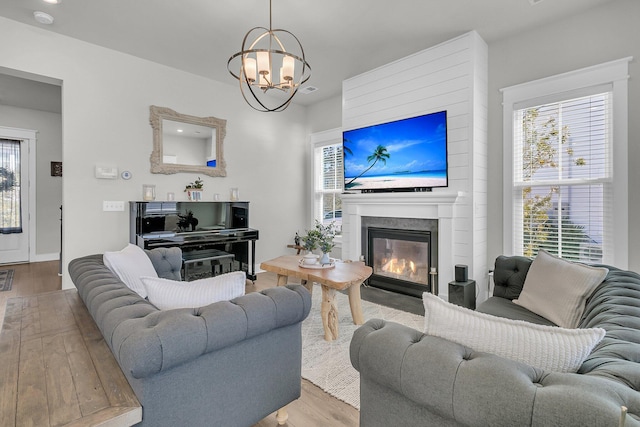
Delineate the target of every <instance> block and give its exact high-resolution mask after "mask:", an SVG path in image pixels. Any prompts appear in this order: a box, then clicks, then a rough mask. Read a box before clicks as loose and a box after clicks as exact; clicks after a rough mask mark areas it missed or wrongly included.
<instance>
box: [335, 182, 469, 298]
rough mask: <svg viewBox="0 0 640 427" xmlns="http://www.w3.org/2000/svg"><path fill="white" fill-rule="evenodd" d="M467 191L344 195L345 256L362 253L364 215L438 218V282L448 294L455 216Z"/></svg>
mask: <svg viewBox="0 0 640 427" xmlns="http://www.w3.org/2000/svg"><path fill="white" fill-rule="evenodd" d="M464 196H465V193H464V192H461V191H457V192H433V193H432V192H428V193H420V192H418V193H365V194H350V193H345V194H342V196H341V198H342V258H343V259H353V260H357V259H360V257H361V255H362V253H363V252H362V217H388V218H417V219H437V220H438V285H439V288H440V294H441V295H443V296H444V295H446V294H447V287H446V286H445V285H446V284H447V283H449V282H450V281H452V280H453V277H454V258H455V256H454V245H453V241H454V239H453V232H454V224H453V223H454V219H455V217H456V209H455V208H456V204H457V203H458V202H459V201H460V200H461V199H463V198H464Z"/></svg>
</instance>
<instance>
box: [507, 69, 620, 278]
mask: <svg viewBox="0 0 640 427" xmlns="http://www.w3.org/2000/svg"><path fill="white" fill-rule="evenodd" d="M626 64H627V61H624V68H625V69H626ZM610 65H611V64H610V63H608V64H604V68H605V69H607V67H608V66H610ZM596 68H597V69H599V70H600V72H597V73H595V74H594V73H593V71H594V68H593V67H592V68H589V69H585V70H580V71H578V72H573V73H570V74H571V75H570V76H569V75H561V76H558V77H554V78H549V79H544V80H542V81H536V82H532V83H531V84H525V85H520V86H517V87H513V88H508V89H505V90H503V93H504V96H505V101H506V102H505V104H504V105H505V116H504V117H505V120H509V122H510V123H509V126H505V176H509V182H508V183H505V197H504V198H505V204H507V203H508V204H509V206H508V210H507V208H506V209H505V219H506V221H505V222H506V223H508V224H509V225H510V229H507V228H506V227H505V242H507V241H508V240H510V242H509V243H510V245H511V249H512V253H513V254H517V255H524V256H527V257H534V256H535V255H536V254H537V253H538V251H539V250H541V249H544V250H546V251H548V252H550V253H552V254H555V255H557V256H559V257H561V258H564V259H569V260H572V261H580V262H586V263H608V264H616V265H622V267H625V264H626V263H627V258H626V256H625V255H623V252H626V251H627V250H628V248H627V246H626V241H627V240H626V238H625V239H624V240H623V241H618V240H617V239H618V237H617V236H619V235H620V234H621V233H625V234H626V230H627V224H626V223H627V219H626V216H627V214H626V211H627V208H626V206H627V191H626V189H627V185H628V184H627V172H626V152H627V142H626V133H625V132H616V128H617V127H618V126H622V125H623V123H624V122H625V121H626V115H627V113H626V73H625V74H624V75H622V74H620V75H618V73H615V72H614V73H611V74H607V73H605V72H602V69H601V68H599V67H596ZM614 68H615V70H614V71H617V72H619V71H620V70H619V69H618V68H617V67H614ZM583 73H584V74H583ZM590 77H594V78H590ZM565 78H567V79H565ZM621 82H624V84H622V85H621ZM563 83H566V84H567V85H568V86H567V87H565V86H564V85H563ZM572 85H573V86H572ZM621 86H622V87H621ZM530 95H535V96H531V97H530V98H527V96H530ZM618 98H622V99H618ZM614 106H616V107H617V108H614ZM623 106H624V110H621V109H620V108H621V107H623ZM624 126H625V128H626V124H624ZM507 130H509V132H508V131H507ZM507 132H508V133H507ZM507 146H508V149H507ZM507 159H508V160H509V163H510V164H508V165H507ZM507 169H508V170H507ZM507 172H508V173H507ZM507 192H508V193H507ZM620 208H622V209H624V210H625V213H624V215H620V214H619V212H618V210H619V209H620ZM508 216H509V217H510V218H509V217H508ZM614 242H615V244H614ZM621 243H622V244H624V245H625V246H624V247H623V248H621V247H618V245H619V244H621ZM508 246H509V244H505V247H508Z"/></svg>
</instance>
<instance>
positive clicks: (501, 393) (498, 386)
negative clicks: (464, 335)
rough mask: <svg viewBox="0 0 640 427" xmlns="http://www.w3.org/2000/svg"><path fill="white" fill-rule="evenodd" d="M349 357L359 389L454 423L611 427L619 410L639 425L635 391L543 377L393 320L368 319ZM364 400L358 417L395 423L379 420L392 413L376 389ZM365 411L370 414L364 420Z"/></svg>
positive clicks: (589, 380)
mask: <svg viewBox="0 0 640 427" xmlns="http://www.w3.org/2000/svg"><path fill="white" fill-rule="evenodd" d="M350 356H351V363H352V364H353V366H354V367H355V368H356V369H357V370H358V371H359V372H360V376H361V385H362V387H367V384H368V383H375V384H377V385H378V386H380V387H383V388H385V389H388V390H389V392H391V393H392V394H394V395H399V396H401V397H403V398H404V399H408V400H409V401H411V402H412V404H411V405H408V407H421V408H424V409H426V410H428V411H429V412H431V413H433V414H436V415H438V416H439V417H441V418H444V419H448V420H450V421H452V422H453V423H456V424H457V423H459V424H461V425H467V426H488V425H491V426H514V425H531V423H532V424H535V425H563V426H574V425H575V426H578V425H580V426H581V425H603V426H604V425H617V424H616V423H617V420H618V417H619V414H620V406H622V405H624V406H627V407H628V408H629V412H630V413H631V414H634V417H628V419H629V418H631V419H630V420H629V421H628V424H626V425H629V426H631V425H633V426H636V425H639V424H640V423H638V422H637V419H636V418H635V416H637V414H639V413H640V398H639V396H638V393H637V392H636V391H634V390H631V389H629V388H628V387H624V386H623V385H621V384H618V383H616V382H613V381H609V380H606V379H603V378H597V377H594V376H588V375H579V374H563V373H549V372H545V371H542V370H539V369H535V368H533V367H531V366H528V365H525V364H522V363H519V362H515V361H511V360H507V359H504V358H501V357H499V356H496V355H492V354H487V353H480V352H475V351H473V350H471V349H469V348H467V347H464V346H462V345H459V344H456V343H454V342H451V341H448V340H445V339H442V338H438V337H433V336H428V335H424V334H422V333H421V332H419V331H416V330H414V329H411V328H408V327H406V326H403V325H399V324H397V323H393V322H386V321H384V320H379V319H373V320H370V321H368V322H367V323H365V324H364V325H363V326H361V327H360V328H358V329H357V330H356V332H355V333H354V335H353V338H352V341H351V347H350ZM364 391H365V392H366V390H364ZM362 393H363V390H361V396H362V395H363V394H362ZM367 396H376V399H379V401H378V400H376V401H375V402H365V401H362V402H361V414H362V415H361V417H364V418H366V419H368V420H371V419H374V420H376V422H374V423H373V424H372V425H386V423H388V422H394V421H395V422H397V421H398V419H397V418H396V419H395V420H394V419H385V417H387V415H386V414H391V415H389V416H398V414H397V411H395V410H394V409H393V408H386V407H385V400H387V399H384V398H380V395H379V394H377V393H375V392H374V393H372V394H369V395H367ZM388 400H389V401H393V399H388ZM366 411H373V412H376V413H375V414H374V415H373V416H370V414H366V413H365V412H366ZM417 413H418V415H417V417H416V419H419V418H420V413H419V411H418V412H417ZM407 419H411V417H410V416H407ZM378 420H379V423H378ZM405 425H419V424H418V423H417V422H416V421H414V422H413V423H412V422H408V423H406V424H405Z"/></svg>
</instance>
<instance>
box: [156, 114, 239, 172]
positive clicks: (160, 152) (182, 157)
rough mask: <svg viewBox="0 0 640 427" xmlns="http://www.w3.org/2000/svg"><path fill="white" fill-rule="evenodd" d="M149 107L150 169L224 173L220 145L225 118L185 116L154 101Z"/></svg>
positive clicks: (225, 126)
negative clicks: (151, 129) (151, 134)
mask: <svg viewBox="0 0 640 427" xmlns="http://www.w3.org/2000/svg"><path fill="white" fill-rule="evenodd" d="M149 110H150V115H149V121H150V122H151V127H152V128H153V151H152V152H151V158H150V160H151V173H164V174H172V173H178V172H195V173H200V174H203V175H209V176H226V175H227V171H226V163H225V161H224V156H223V149H222V148H223V142H224V137H225V135H226V133H227V121H226V120H223V119H218V118H216V117H196V116H189V115H187V114H180V113H177V112H175V111H173V110H172V109H170V108H164V107H156V106H155V105H152V106H151V107H150V108H149Z"/></svg>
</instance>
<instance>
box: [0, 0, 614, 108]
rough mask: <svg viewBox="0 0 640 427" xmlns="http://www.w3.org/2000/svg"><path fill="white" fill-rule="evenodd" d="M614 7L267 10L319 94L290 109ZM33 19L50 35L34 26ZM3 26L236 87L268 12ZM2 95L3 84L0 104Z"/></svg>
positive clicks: (184, 6) (291, 3) (376, 4)
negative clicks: (361, 78)
mask: <svg viewBox="0 0 640 427" xmlns="http://www.w3.org/2000/svg"><path fill="white" fill-rule="evenodd" d="M612 1H614V0H543V1H540V2H538V3H537V4H534V5H532V4H531V1H530V0H395V1H388V0H321V1H311V0H273V28H274V29H275V28H282V29H286V30H289V31H291V32H293V33H294V34H295V35H296V36H297V37H298V38H299V39H300V41H301V43H302V45H303V47H304V49H305V53H306V57H307V60H308V62H309V63H310V65H311V68H312V76H311V79H310V80H309V81H308V82H307V85H310V86H315V87H317V88H318V89H319V90H317V91H315V92H312V93H311V94H308V95H301V94H298V95H297V96H296V99H295V101H294V102H297V103H300V104H303V105H308V104H311V103H315V102H318V101H321V100H323V99H326V98H329V97H333V96H336V95H338V94H339V93H340V91H341V88H342V81H343V80H344V79H346V78H349V77H352V76H355V75H357V74H360V73H362V72H365V71H367V70H371V69H373V68H376V67H378V66H381V65H384V64H386V63H389V62H391V61H394V60H396V59H400V58H402V57H405V56H407V55H409V54H412V53H415V52H418V51H420V50H423V49H426V48H428V47H431V46H434V45H436V44H438V43H441V42H443V41H446V40H449V39H451V38H453V37H456V36H458V35H461V34H464V33H466V32H468V31H470V30H476V31H478V33H479V34H480V36H481V37H482V38H483V39H484V40H485V41H486V42H487V43H491V42H492V41H494V40H497V39H501V38H505V37H509V36H510V35H512V34H515V33H518V32H522V31H527V30H528V29H532V28H535V27H539V26H542V25H545V24H547V23H550V22H554V21H558V20H562V19H565V18H567V17H569V16H571V15H575V14H577V13H580V12H582V11H585V10H587V9H590V8H593V7H596V6H600V5H604V4H606V3H610V2H612ZM534 3H535V2H534ZM36 10H40V11H44V12H47V13H49V14H51V15H52V16H53V17H54V18H55V22H54V23H53V25H50V26H43V25H41V24H38V23H37V22H36V21H35V20H34V18H33V12H34V11H36ZM0 16H4V17H6V18H9V19H13V20H16V21H19V22H23V23H25V24H28V25H34V26H39V27H41V28H45V29H47V30H50V31H54V32H56V33H60V34H64V35H67V36H70V37H74V38H77V39H81V40H85V41H87V42H90V43H94V44H97V45H101V46H104V47H108V48H111V49H114V50H118V51H121V52H125V53H129V54H131V55H135V56H138V57H141V58H145V59H148V60H151V61H154V62H158V63H161V64H165V65H169V66H172V67H175V68H179V69H182V70H185V71H188V72H191V73H194V74H198V75H201V76H205V77H209V78H212V79H215V80H218V81H222V82H228V83H229V84H233V78H232V77H231V76H230V75H229V73H228V71H227V68H226V66H227V60H228V59H229V57H230V56H231V55H232V54H233V53H235V52H237V51H239V50H240V46H241V44H242V38H243V37H244V35H245V34H246V32H247V31H248V30H249V29H251V28H253V27H256V26H264V27H268V26H269V2H268V1H267V0H242V1H240V0H208V1H205V0H177V1H175V0H174V1H166V0H164V1H161V0H103V1H98V0H62V3H61V4H59V5H50V4H47V3H45V2H44V1H42V0H1V1H0ZM0 71H1V70H0ZM3 85H4V86H5V87H4V89H3ZM6 85H7V84H6V82H5V80H2V79H0V103H4V101H3V100H2V96H3V93H4V94H5V99H6V97H7V94H6V92H7V91H8V90H10V89H7V88H6Z"/></svg>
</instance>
